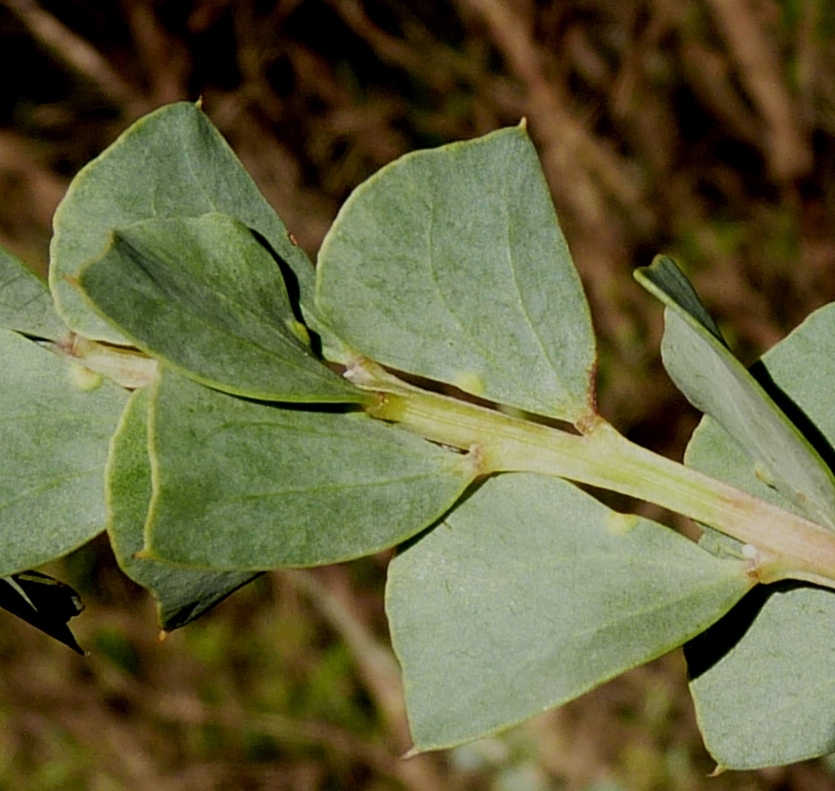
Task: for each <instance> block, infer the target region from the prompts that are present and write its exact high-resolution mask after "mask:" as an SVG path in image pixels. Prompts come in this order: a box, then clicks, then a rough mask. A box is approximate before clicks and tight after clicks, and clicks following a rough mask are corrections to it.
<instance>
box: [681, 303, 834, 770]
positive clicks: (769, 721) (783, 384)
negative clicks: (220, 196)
mask: <svg viewBox="0 0 835 791" xmlns="http://www.w3.org/2000/svg"><path fill="white" fill-rule="evenodd" d="M833 361H835V305H828V306H826V307H824V308H821V309H820V310H818V311H816V312H815V313H813V314H812V315H811V316H810V317H809V318H808V319H806V321H805V322H804V323H803V324H802V325H801V326H800V327H799V328H797V329H796V330H795V331H794V332H793V333H791V335H789V336H788V337H787V338H786V339H784V340H783V341H781V342H780V343H779V344H777V345H776V346H775V347H774V348H772V349H771V350H770V351H769V352H768V353H767V354H766V355H765V356H764V357H763V359H762V365H761V366H758V367H760V369H761V371H760V372H761V374H762V376H763V379H765V380H770V382H771V384H770V385H769V389H770V390H772V391H773V392H774V395H775V397H776V398H778V399H779V400H780V403H781V404H784V405H785V408H786V409H787V410H789V411H790V412H791V414H792V417H793V418H794V420H795V421H796V422H798V423H800V424H802V425H804V428H806V429H807V431H808V432H809V434H810V436H813V437H814V443H815V446H816V448H818V449H819V450H820V452H821V454H822V455H823V457H824V458H828V459H831V458H832V456H833V453H832V447H831V444H830V443H833V442H835V411H833V410H832V409H831V401H832V381H833V376H835V370H833ZM810 371H814V376H810V375H809V372H810ZM685 460H686V463H687V464H688V465H690V466H693V467H696V468H697V469H700V470H702V471H703V472H706V473H708V474H710V475H713V476H715V477H718V478H721V479H723V480H727V481H728V482H729V483H732V484H733V485H735V486H738V487H740V488H742V489H745V490H747V491H749V492H751V493H752V494H755V495H756V496H758V497H762V498H765V499H769V500H771V501H773V502H775V503H777V504H778V505H780V506H781V507H783V508H786V509H787V510H790V511H791V510H793V511H795V512H801V510H802V509H800V507H799V506H798V505H797V504H796V503H794V502H792V501H791V500H789V499H787V498H786V497H784V496H782V495H781V494H780V493H779V492H777V491H776V490H775V489H773V488H771V487H769V486H768V485H767V484H766V483H765V482H764V481H763V480H762V477H763V476H762V474H760V475H758V474H757V470H756V469H755V464H754V463H753V462H751V461H750V460H749V459H747V458H746V457H745V455H744V454H743V453H742V452H741V451H740V449H739V447H738V446H737V444H736V443H735V442H734V440H733V439H732V438H731V437H730V436H729V435H728V433H727V432H725V431H724V430H723V429H722V428H721V427H719V426H718V425H717V424H716V422H715V421H712V420H710V419H709V418H705V419H703V421H702V423H701V424H700V425H699V427H698V429H697V430H696V432H694V434H693V438H692V439H691V441H690V444H689V445H688V448H687V454H686V457H685ZM833 623H835V594H833V592H832V591H828V590H821V589H817V588H812V587H809V586H805V585H796V584H791V583H785V584H782V585H780V586H774V587H773V588H767V589H764V590H757V591H754V592H753V593H752V594H751V595H750V596H749V597H748V598H746V600H745V601H743V602H742V603H741V604H740V605H739V607H737V608H735V609H734V610H733V611H732V612H731V613H729V614H728V616H727V617H726V618H724V619H723V620H721V621H720V622H719V623H717V624H716V625H715V626H714V627H713V628H712V629H710V630H708V631H707V632H705V633H704V634H703V635H701V636H700V637H699V638H698V639H697V640H694V641H693V643H692V644H691V645H689V646H688V647H687V650H686V656H687V658H688V664H689V666H690V671H691V675H692V676H693V680H692V682H691V691H692V693H693V698H694V700H695V703H696V713H697V716H698V720H699V727H700V728H701V730H702V732H703V734H704V737H705V743H706V744H707V747H708V749H709V750H710V752H711V754H712V755H713V757H714V758H715V759H716V760H717V761H718V762H719V764H720V765H722V766H726V767H729V768H733V769H750V768H756V767H761V766H772V765H780V764H787V763H791V762H793V761H800V760H803V759H806V758H811V757H814V756H817V755H823V754H825V753H831V752H833V751H835V732H834V731H833V729H832V722H833V719H835V694H834V693H833V692H832V690H831V689H830V687H831V684H830V683H829V680H830V679H831V678H832V677H833V675H835V659H833V657H835V651H833V638H832V624H833Z"/></svg>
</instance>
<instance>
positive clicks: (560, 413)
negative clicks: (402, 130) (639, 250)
mask: <svg viewBox="0 0 835 791" xmlns="http://www.w3.org/2000/svg"><path fill="white" fill-rule="evenodd" d="M317 277H318V282H317V292H316V298H317V306H318V307H319V309H320V311H321V313H322V316H323V318H324V319H325V320H326V321H327V322H328V323H329V324H330V325H331V327H332V328H333V330H334V331H335V332H336V334H337V335H339V336H340V337H341V338H343V339H344V340H345V341H346V342H347V343H348V344H350V345H351V346H353V347H354V348H356V349H357V350H358V351H359V352H361V353H362V354H364V355H366V356H368V357H371V358H372V359H374V360H376V361H378V362H380V363H382V364H384V365H388V366H392V367H394V368H397V369H400V370H403V371H407V372H409V373H412V374H417V375H420V376H424V377H427V378H429V379H434V380H438V381H442V382H447V383H449V384H452V385H455V386H457V387H459V388H461V389H462V390H465V391H467V392H469V393H473V394H475V395H478V396H482V397H484V398H487V399H491V400H494V401H499V402H502V403H505V404H509V405H512V406H516V407H519V408H520V409H525V410H528V411H531V412H537V413H541V414H546V415H551V416H555V417H558V418H562V419H565V420H570V421H573V422H576V421H577V420H579V419H580V418H581V417H583V416H584V415H586V414H587V413H588V411H589V403H590V399H591V398H592V393H591V388H592V387H593V383H592V381H591V379H592V369H593V366H594V361H595V348H594V334H593V331H592V327H591V320H590V317H589V311H588V305H587V303H586V300H585V296H584V295H583V291H582V287H581V284H580V281H579V278H578V276H577V272H576V270H575V269H574V265H573V263H572V261H571V255H570V253H569V251H568V248H567V246H566V243H565V240H564V239H563V236H562V234H561V232H560V229H559V227H558V225H557V218H556V215H555V214H554V208H553V205H552V204H551V198H550V194H549V191H548V187H547V185H546V184H545V180H544V178H543V175H542V170H541V168H540V165H539V160H538V159H537V156H536V151H535V150H534V148H533V145H532V144H531V142H530V140H529V138H528V137H527V135H526V134H525V131H524V129H521V128H516V129H504V130H501V131H499V132H495V133H493V134H490V135H486V136H485V137H482V138H479V139H477V140H474V141H470V142H465V143H455V144H452V145H449V146H445V147H443V148H440V149H437V150H433V151H421V152H417V153H415V154H410V155H408V156H406V157H403V158H401V159H399V160H398V161H397V162H394V163H393V164H391V165H389V166H388V167H386V168H383V170H381V171H379V172H378V173H377V174H375V175H374V176H373V177H372V178H370V179H369V180H368V181H366V182H365V183H364V184H363V185H361V186H360V187H359V188H358V189H357V190H355V192H354V193H353V194H352V195H351V197H350V198H349V199H348V201H347V202H346V203H345V205H344V206H343V207H342V209H341V211H340V213H339V216H338V217H337V219H336V221H335V223H334V225H333V227H332V228H331V230H330V232H329V234H328V236H327V238H326V239H325V242H324V243H323V245H322V250H321V252H320V256H319V265H318V268H317Z"/></svg>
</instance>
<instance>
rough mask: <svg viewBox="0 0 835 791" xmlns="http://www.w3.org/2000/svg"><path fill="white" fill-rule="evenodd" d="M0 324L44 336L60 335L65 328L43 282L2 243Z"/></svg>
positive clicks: (6, 327)
mask: <svg viewBox="0 0 835 791" xmlns="http://www.w3.org/2000/svg"><path fill="white" fill-rule="evenodd" d="M0 327H3V328H5V329H7V330H16V331H17V332H22V333H25V334H26V335H31V336H33V337H36V338H45V339H48V340H55V339H57V338H60V337H61V336H62V335H65V334H66V332H67V327H66V325H65V324H64V322H63V320H62V319H61V317H60V316H59V315H58V313H57V312H56V310H55V305H54V304H53V302H52V295H51V294H50V293H49V288H48V286H47V284H46V282H45V281H44V280H41V278H39V277H38V276H37V275H36V274H35V273H34V272H33V271H32V270H31V269H29V267H28V266H26V264H24V263H23V261H21V260H20V259H19V258H16V257H15V256H13V255H12V254H11V253H10V252H9V251H8V250H5V249H4V248H2V247H0Z"/></svg>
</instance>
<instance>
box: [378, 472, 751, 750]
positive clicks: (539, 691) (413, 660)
mask: <svg viewBox="0 0 835 791" xmlns="http://www.w3.org/2000/svg"><path fill="white" fill-rule="evenodd" d="M751 584H752V583H751V580H750V579H749V578H747V576H746V574H745V568H744V564H743V563H741V562H739V561H736V560H719V559H717V558H715V557H713V556H712V555H710V554H708V553H707V552H704V551H703V550H701V549H699V548H698V547H697V546H695V545H694V544H692V543H691V542H689V541H687V540H686V539H684V538H682V537H681V536H679V535H677V534H676V533H674V532H673V531H671V530H669V529H666V528H664V527H662V526H661V525H658V524H654V523H651V522H649V521H648V520H645V519H640V518H638V517H637V516H626V515H623V514H617V513H615V512H613V511H611V510H610V509H608V508H606V507H605V506H604V505H602V504H601V503H599V502H598V501H597V500H594V499H593V498H591V497H590V496H589V495H587V494H585V493H583V492H581V491H580V490H579V489H577V488H576V487H574V486H573V485H571V484H569V483H566V482H565V481H562V480H559V479H553V478H546V477H544V476H536V475H527V474H514V475H503V476H500V477H498V478H493V479H490V480H488V481H487V482H486V483H485V484H484V485H483V486H482V487H481V488H480V489H479V490H478V491H477V492H476V493H475V494H473V495H472V496H471V497H470V498H469V499H467V500H466V501H465V502H464V503H462V504H461V505H459V506H458V507H457V508H456V509H455V510H454V511H453V512H452V513H451V514H450V515H449V516H448V517H447V518H446V520H445V522H444V523H443V524H441V525H440V526H438V527H437V528H435V529H434V530H433V531H432V533H430V534H429V535H428V536H426V537H424V538H422V539H421V540H420V541H418V542H416V543H415V544H414V545H412V546H410V547H409V548H408V549H407V550H406V551H405V552H404V553H403V554H402V555H400V556H399V557H398V558H396V559H395V560H394V561H393V563H392V564H391V567H390V571H389V580H388V587H387V599H386V601H387V604H386V609H387V612H388V616H389V622H390V626H391V630H392V641H393V644H394V648H395V650H396V652H397V655H398V657H399V659H400V663H401V665H402V667H403V675H404V684H405V688H406V701H407V707H408V711H409V721H410V723H411V728H412V735H413V738H414V740H415V749H416V750H430V749H438V748H442V747H449V746H452V745H454V744H458V743H461V742H464V741H469V740H471V739H476V738H479V737H482V736H486V735H488V734H490V733H493V732H495V731H497V730H500V729H503V728H507V727H509V726H511V725H514V724H516V723H518V722H521V721H522V720H524V719H527V718H529V717H532V716H533V715H535V714H538V713H540V712H542V711H544V710H545V709H547V708H550V707H552V706H556V705H559V704H561V703H564V702H566V701H568V700H571V699H572V698H575V697H577V696H578V695H581V694H582V693H583V692H585V691H587V690H589V689H591V688H592V687H594V686H596V685H598V684H601V683H602V682H604V681H606V680H607V679H609V678H612V677H613V676H615V675H617V674H619V673H621V672H623V671H624V670H627V669H628V668H631V667H634V666H636V665H639V664H642V663H644V662H647V661H648V660H650V659H652V658H654V657H657V656H659V655H660V654H663V653H665V652H666V651H669V650H670V649H672V648H675V647H676V646H678V645H680V644H681V643H683V642H684V641H685V640H687V639H689V638H690V637H692V636H693V635H695V634H697V633H699V632H700V631H702V630H703V629H705V628H706V627H707V626H708V625H709V624H711V623H712V622H714V621H715V620H716V619H717V618H719V617H720V616H721V615H723V614H724V613H725V612H727V611H728V610H729V609H730V608H731V607H732V606H733V604H734V603H736V602H737V601H739V599H740V598H741V597H742V596H743V595H744V593H745V592H746V591H747V590H748V589H750V587H751Z"/></svg>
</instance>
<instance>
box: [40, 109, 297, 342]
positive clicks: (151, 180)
mask: <svg viewBox="0 0 835 791" xmlns="http://www.w3.org/2000/svg"><path fill="white" fill-rule="evenodd" d="M209 212H222V213H224V214H228V215H230V216H232V217H234V218H235V219H237V220H238V221H240V222H241V223H243V224H244V225H245V226H246V227H248V228H250V229H252V230H254V231H256V232H257V233H258V234H260V235H261V236H262V237H263V239H264V241H265V243H266V244H267V245H268V246H269V247H270V248H271V249H272V251H273V252H274V253H275V254H276V255H277V257H279V258H280V259H281V260H282V261H283V262H284V263H285V264H286V265H287V269H286V271H285V274H286V275H287V278H288V289H289V290H290V292H291V296H292V297H293V298H294V299H295V298H296V296H298V299H299V301H300V303H301V305H302V308H303V310H305V311H310V310H311V309H312V307H313V300H312V291H313V268H312V266H311V265H310V262H309V261H308V259H307V257H306V256H305V254H304V253H303V252H302V251H301V250H300V249H299V248H298V247H296V246H295V244H294V243H293V241H292V239H291V238H290V236H289V234H288V232H287V229H286V228H285V227H284V224H283V223H282V222H281V220H280V219H279V218H278V216H277V215H276V214H275V212H274V211H273V209H272V208H271V207H270V205H269V204H268V203H267V201H266V200H265V199H264V197H263V196H262V195H261V193H260V192H259V191H258V188H257V187H256V186H255V183H254V182H253V181H252V178H251V177H250V175H249V174H248V173H247V172H246V170H244V168H243V167H242V165H241V163H240V162H239V161H238V159H237V158H236V157H235V155H234V153H233V152H232V150H231V149H230V148H229V146H228V144H227V143H226V141H225V140H224V139H223V138H222V137H221V135H220V134H219V133H218V131H217V130H216V129H215V128H214V126H213V125H212V124H211V122H210V121H209V120H208V118H206V116H205V115H204V114H203V113H202V112H200V110H199V109H198V108H197V107H195V106H194V105H193V104H189V103H179V104H173V105H169V106H167V107H163V108H161V109H159V110H157V111H156V112H153V113H151V114H149V115H147V116H145V117H144V118H142V119H141V120H139V121H138V122H137V123H135V124H134V125H133V126H131V127H130V128H129V129H128V130H127V131H126V132H124V133H123V134H122V135H121V137H119V139H118V140H117V141H116V142H115V143H113V145H111V146H110V147H109V148H108V149H107V150H106V151H105V152H104V153H102V154H101V155H100V156H99V157H97V158H96V159H94V160H93V161H92V162H90V163H89V164H88V165H87V166H86V167H84V168H83V169H82V170H81V172H80V173H79V174H78V175H77V176H76V177H75V179H74V180H73V183H72V185H71V187H70V189H69V191H68V192H67V194H66V196H65V197H64V199H63V200H62V202H61V204H60V206H59V207H58V210H57V212H56V214H55V220H54V225H55V235H54V237H53V239H52V246H51V251H50V252H51V264H50V272H49V276H50V286H51V288H52V291H53V294H54V296H55V300H56V304H57V306H58V308H59V311H60V313H61V315H62V316H63V317H64V319H65V320H66V322H67V323H68V324H69V326H70V327H71V328H72V329H74V330H75V331H76V332H78V333H80V334H82V335H85V336H86V337H88V338H96V339H103V340H108V341H112V342H114V343H126V339H125V338H124V336H123V335H122V334H121V333H119V332H118V331H116V330H115V329H114V328H113V327H112V326H111V325H110V324H108V323H107V322H105V321H103V320H102V318H101V317H100V316H99V315H97V314H96V313H95V312H93V311H92V310H91V309H90V307H89V306H88V305H87V304H86V303H85V302H84V301H83V300H82V298H81V295H80V294H79V293H78V292H77V291H76V289H75V287H74V285H73V283H74V281H75V280H76V278H77V276H78V273H79V270H80V269H81V268H82V266H83V265H84V264H86V263H87V262H88V261H90V260H92V259H94V258H97V257H98V256H100V255H101V254H102V252H103V251H104V249H105V247H106V245H107V244H108V242H109V237H110V233H111V231H113V230H114V229H116V228H122V227H124V226H126V225H131V224H132V223H135V222H138V221H140V220H147V219H153V218H157V217H159V218H169V219H170V218H174V217H199V216H200V215H202V214H207V213H209Z"/></svg>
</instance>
